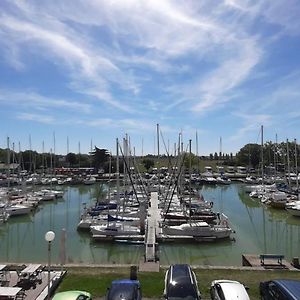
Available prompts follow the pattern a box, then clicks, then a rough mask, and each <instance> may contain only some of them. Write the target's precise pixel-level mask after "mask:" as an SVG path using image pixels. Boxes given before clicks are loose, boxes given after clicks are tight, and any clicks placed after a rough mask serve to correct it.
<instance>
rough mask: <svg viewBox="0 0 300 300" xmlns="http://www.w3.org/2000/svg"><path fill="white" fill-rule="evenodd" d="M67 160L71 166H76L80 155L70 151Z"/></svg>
mask: <svg viewBox="0 0 300 300" xmlns="http://www.w3.org/2000/svg"><path fill="white" fill-rule="evenodd" d="M66 162H67V163H68V165H69V166H70V167H74V166H76V165H77V164H78V157H77V155H76V154H75V153H72V152H70V153H68V154H67V156H66Z"/></svg>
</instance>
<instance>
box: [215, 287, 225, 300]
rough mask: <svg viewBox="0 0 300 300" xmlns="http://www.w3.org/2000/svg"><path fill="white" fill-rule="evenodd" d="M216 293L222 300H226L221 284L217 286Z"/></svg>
mask: <svg viewBox="0 0 300 300" xmlns="http://www.w3.org/2000/svg"><path fill="white" fill-rule="evenodd" d="M216 291H217V294H218V296H219V298H220V300H225V297H224V293H223V290H222V288H221V286H220V285H219V284H217V285H216Z"/></svg>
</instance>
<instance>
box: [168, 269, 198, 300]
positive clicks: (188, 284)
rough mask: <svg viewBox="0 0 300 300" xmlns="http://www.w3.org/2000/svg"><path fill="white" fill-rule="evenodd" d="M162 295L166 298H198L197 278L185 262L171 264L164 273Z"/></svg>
mask: <svg viewBox="0 0 300 300" xmlns="http://www.w3.org/2000/svg"><path fill="white" fill-rule="evenodd" d="M164 297H165V298H166V299H168V300H200V299H201V296H200V292H199V290H198V284H197V279H196V276H195V273H194V272H193V271H192V269H191V267H190V266H189V265H187V264H176V265H171V266H170V268H169V269H168V270H167V272H166V275H165V289H164Z"/></svg>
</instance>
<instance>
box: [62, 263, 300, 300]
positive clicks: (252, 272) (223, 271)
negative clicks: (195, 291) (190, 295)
mask: <svg viewBox="0 0 300 300" xmlns="http://www.w3.org/2000/svg"><path fill="white" fill-rule="evenodd" d="M130 267H131V266H130V265H124V266H121V265H118V266H112V265H110V266H103V265H102V266H99V265H95V266H91V265H87V266H75V265H72V266H71V265H70V266H67V267H66V270H67V274H66V276H65V278H64V280H63V281H62V283H61V284H60V286H59V287H58V289H57V291H65V290H72V289H83V290H86V291H89V292H91V293H92V295H93V297H94V298H97V299H98V298H99V299H100V298H102V297H104V295H105V293H106V291H107V288H108V287H109V286H110V283H111V281H112V280H115V279H122V278H129V276H130ZM168 267H169V266H161V268H160V271H159V272H155V273H154V272H138V279H139V280H140V282H141V286H142V293H143V297H146V298H153V299H161V298H162V294H163V288H164V275H165V271H166V270H167V268H168ZM192 268H193V269H194V271H195V274H196V277H197V280H198V285H199V289H200V291H201V294H202V296H203V299H210V296H209V295H210V294H209V288H210V284H211V282H212V281H213V280H216V279H229V280H237V281H239V282H241V283H243V284H245V285H246V286H247V287H248V288H249V290H248V293H249V296H250V298H251V299H260V297H259V283H260V282H261V281H267V280H271V279H278V278H287V279H298V280H300V273H299V271H295V270H294V271H288V270H261V269H258V268H250V267H228V266H226V267H220V266H219V267H216V266H192Z"/></svg>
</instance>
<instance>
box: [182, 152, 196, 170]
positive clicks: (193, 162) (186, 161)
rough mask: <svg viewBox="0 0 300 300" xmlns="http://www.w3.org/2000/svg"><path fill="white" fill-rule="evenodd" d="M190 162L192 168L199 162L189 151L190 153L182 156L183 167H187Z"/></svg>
mask: <svg viewBox="0 0 300 300" xmlns="http://www.w3.org/2000/svg"><path fill="white" fill-rule="evenodd" d="M190 163H191V167H192V168H193V167H195V166H197V164H198V163H199V158H198V157H197V156H196V155H195V154H193V153H191V154H189V153H186V155H185V158H184V167H185V168H186V169H189V167H190Z"/></svg>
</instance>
